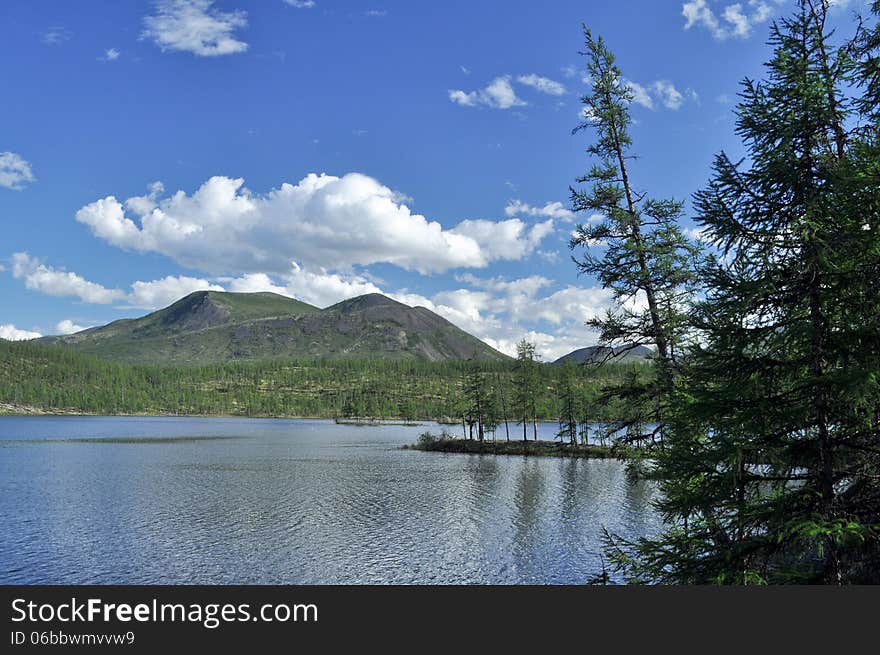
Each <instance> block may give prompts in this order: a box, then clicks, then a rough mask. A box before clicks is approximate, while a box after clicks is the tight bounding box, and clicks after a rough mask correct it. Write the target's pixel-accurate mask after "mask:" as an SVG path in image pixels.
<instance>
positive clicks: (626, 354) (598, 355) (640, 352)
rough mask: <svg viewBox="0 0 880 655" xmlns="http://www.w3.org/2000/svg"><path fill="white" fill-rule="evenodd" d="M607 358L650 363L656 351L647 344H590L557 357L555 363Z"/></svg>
mask: <svg viewBox="0 0 880 655" xmlns="http://www.w3.org/2000/svg"><path fill="white" fill-rule="evenodd" d="M605 359H607V360H608V361H610V362H615V363H627V364H629V363H633V362H636V363H649V362H650V361H651V360H652V359H654V351H653V350H651V349H650V348H648V347H646V346H635V347H634V348H633V347H630V346H617V347H614V348H612V347H609V346H589V347H587V348H580V349H578V350H574V351H572V352H570V353H568V354H567V355H563V356H562V357H560V358H559V359H557V360H556V361H555V362H553V363H554V364H564V363H566V362H574V363H575V364H595V363H597V362H601V361H603V360H605Z"/></svg>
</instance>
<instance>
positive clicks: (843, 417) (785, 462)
mask: <svg viewBox="0 0 880 655" xmlns="http://www.w3.org/2000/svg"><path fill="white" fill-rule="evenodd" d="M798 4H799V11H798V12H797V14H795V15H794V16H792V17H791V18H788V19H785V20H781V21H780V22H779V23H777V24H775V25H774V26H773V28H772V30H771V44H772V45H773V47H774V54H773V57H772V59H771V60H770V62H769V63H768V64H767V79H766V81H765V82H761V83H756V82H754V81H751V80H746V81H745V82H744V83H743V91H742V93H741V96H742V102H741V104H740V105H739V107H738V109H737V133H738V135H739V136H740V137H741V139H742V140H743V143H744V145H745V146H746V149H747V152H748V155H747V158H746V160H744V162H745V163H737V162H733V161H731V160H730V159H729V158H728V157H727V156H726V155H725V154H721V155H719V156H718V157H717V158H716V161H715V165H714V176H713V178H712V180H711V182H710V184H709V186H708V188H706V189H705V190H703V191H701V192H700V193H698V194H697V196H696V203H695V204H696V208H697V211H698V213H699V220H700V222H701V223H702V224H703V226H704V230H705V233H706V235H707V238H708V239H709V240H710V241H711V242H712V243H714V244H715V245H716V246H717V248H718V250H719V253H718V256H717V258H715V259H714V260H712V261H711V262H710V263H709V264H708V265H707V266H706V270H705V271H704V275H705V279H706V281H707V286H708V293H707V296H706V298H705V300H704V301H703V302H701V303H700V304H699V306H698V307H697V308H696V310H695V312H694V320H695V326H696V328H697V329H699V331H700V332H701V337H702V338H701V339H700V341H701V346H700V347H699V348H697V349H695V351H694V353H693V358H692V361H690V362H689V367H688V375H687V380H686V383H685V384H683V385H682V398H683V399H684V402H682V403H681V404H680V406H679V411H678V412H677V413H676V415H675V417H674V421H673V426H672V430H671V432H670V438H669V439H668V443H667V448H666V449H665V452H664V453H663V454H662V456H661V458H660V460H659V470H658V473H659V474H660V476H661V478H662V479H663V501H662V502H661V503H660V507H661V509H662V511H663V514H664V516H665V518H666V519H667V522H668V523H669V524H670V526H671V527H670V528H669V529H667V530H666V532H665V533H663V534H662V535H661V536H660V537H658V538H656V539H646V540H642V541H641V542H639V543H638V544H635V545H633V544H630V545H629V546H630V548H627V547H626V546H624V545H621V544H620V543H617V544H616V545H615V546H613V547H612V554H613V555H614V557H615V559H616V562H617V564H618V565H619V566H622V567H623V568H625V569H626V570H628V571H629V573H630V574H631V575H633V576H635V577H636V578H637V579H641V580H651V581H663V582H677V583H709V582H719V583H737V584H749V583H755V582H757V583H779V582H814V583H815V582H822V583H826V584H840V583H851V582H874V583H876V582H880V517H878V514H880V503H878V501H880V493H878V487H880V484H878V475H877V474H878V471H880V385H878V371H880V359H878V353H880V321H878V316H880V288H878V285H880V267H878V265H880V240H878V234H880V175H878V158H877V150H876V149H874V150H873V154H870V153H871V147H870V143H871V142H872V141H873V143H874V144H876V128H875V129H874V130H873V134H871V132H872V131H871V130H868V131H867V132H864V131H863V132H862V133H861V135H859V134H858V133H856V134H853V133H850V132H848V131H847V127H848V126H849V125H851V124H853V119H854V118H855V117H856V116H855V115H854V112H855V111H856V110H857V109H858V107H859V106H860V105H861V106H865V105H864V103H860V102H858V100H859V99H858V98H851V97H847V96H846V95H845V93H844V91H845V90H848V89H850V88H852V83H853V81H854V78H853V74H854V73H853V71H854V70H855V69H856V67H854V65H853V61H852V60H851V59H850V57H849V55H848V52H849V51H850V50H851V49H850V48H839V49H835V48H833V47H832V46H831V45H830V43H829V34H828V30H827V28H826V24H825V19H826V13H827V10H828V3H827V2H819V1H818V0H815V1H814V0H799V3H798Z"/></svg>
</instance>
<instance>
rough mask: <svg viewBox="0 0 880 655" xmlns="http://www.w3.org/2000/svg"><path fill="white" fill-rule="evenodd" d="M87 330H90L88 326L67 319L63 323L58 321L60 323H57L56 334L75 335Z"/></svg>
mask: <svg viewBox="0 0 880 655" xmlns="http://www.w3.org/2000/svg"><path fill="white" fill-rule="evenodd" d="M86 329H88V328H87V327H86V326H84V325H77V324H76V323H74V322H73V321H71V320H70V319H69V318H65V319H64V320H63V321H58V323H56V325H55V334H75V333H77V332H82V331H83V330H86Z"/></svg>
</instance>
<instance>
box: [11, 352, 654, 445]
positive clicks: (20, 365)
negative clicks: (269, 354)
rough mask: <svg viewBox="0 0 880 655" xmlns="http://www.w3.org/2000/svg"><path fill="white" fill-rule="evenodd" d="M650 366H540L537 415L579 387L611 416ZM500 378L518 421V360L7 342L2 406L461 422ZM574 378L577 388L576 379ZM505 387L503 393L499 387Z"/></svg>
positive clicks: (599, 413)
mask: <svg viewBox="0 0 880 655" xmlns="http://www.w3.org/2000/svg"><path fill="white" fill-rule="evenodd" d="M643 368H644V365H642V364H616V365H611V366H604V367H601V368H597V367H591V366H587V367H578V368H577V369H575V370H576V373H575V379H574V381H572V379H571V378H570V377H569V376H570V375H571V370H572V367H566V366H560V365H542V366H536V367H535V368H534V372H535V374H536V377H535V378H534V380H533V381H532V382H530V384H532V385H533V388H532V389H531V390H530V393H533V394H534V398H533V403H534V407H533V411H534V415H531V414H530V415H529V417H528V422H529V431H530V432H531V421H532V419H533V418H534V419H536V420H539V421H556V420H557V419H558V416H559V412H560V403H561V400H560V396H559V394H560V392H561V390H567V391H568V392H570V393H572V394H576V395H577V398H578V399H579V407H580V408H581V411H583V412H587V413H589V416H585V417H584V419H585V420H590V421H591V422H600V421H605V420H611V419H612V418H613V416H614V414H615V412H616V410H615V408H614V407H613V406H606V405H603V404H602V403H599V402H597V399H598V397H599V395H600V392H601V389H602V388H604V387H605V386H607V385H608V384H610V383H613V382H617V381H620V380H622V379H624V378H625V377H627V376H633V375H639V374H640V371H641V370H642V369H643ZM475 376H476V377H477V378H478V379H480V380H485V382H486V384H487V385H490V387H489V388H491V390H492V393H493V394H495V395H494V397H493V402H494V405H495V406H496V407H497V409H496V410H493V411H496V412H498V418H497V419H495V420H497V421H502V420H503V419H504V416H502V415H501V411H502V410H501V409H500V408H501V398H502V397H503V394H504V391H503V390H506V391H507V397H508V403H509V407H508V408H507V411H508V414H507V418H508V420H509V421H510V422H511V423H514V424H515V422H516V418H515V413H514V405H513V399H514V398H515V393H516V391H515V389H516V386H515V383H516V363H515V362H481V363H472V362H442V363H432V362H423V361H417V360H411V361H395V360H320V359H317V360H301V361H291V360H270V361H263V362H227V363H220V364H214V365H206V366H189V367H160V366H137V365H127V364H119V363H114V362H108V361H105V360H101V359H98V358H96V357H92V356H89V355H82V354H79V353H76V352H73V351H71V350H69V349H65V348H63V347H58V346H43V345H36V344H30V343H27V342H5V341H0V403H5V404H6V406H7V409H6V411H5V413H13V414H16V413H18V414H27V413H29V409H28V408H33V409H35V410H39V411H40V412H45V413H49V414H53V413H57V414H77V413H82V414H101V415H171V416H180V415H191V416H239V417H284V418H293V417H297V418H304V417H308V418H338V419H346V420H352V421H356V422H358V421H359V422H368V421H370V420H384V419H396V420H403V421H415V420H439V421H445V422H450V423H455V424H456V425H461V422H462V416H463V415H465V414H466V413H467V412H468V404H467V388H466V385H467V380H468V379H471V380H473V379H474V377H475ZM567 385H568V386H567ZM499 392H500V393H499Z"/></svg>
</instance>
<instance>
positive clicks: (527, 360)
mask: <svg viewBox="0 0 880 655" xmlns="http://www.w3.org/2000/svg"><path fill="white" fill-rule="evenodd" d="M513 375H514V378H513V383H514V397H513V404H514V410H515V412H516V416H517V423H521V424H522V428H523V441H528V438H527V436H526V435H527V433H526V430H527V429H528V424H529V422H531V423H532V428H533V433H534V438H535V441H537V440H538V423H537V421H538V410H537V396H538V393H539V391H540V378H539V373H538V362H537V359H536V355H535V344H533V343H529V342H528V341H526V340H525V339H523V340H522V341H520V342H519V343H518V344H516V363H515V364H514V370H513Z"/></svg>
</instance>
